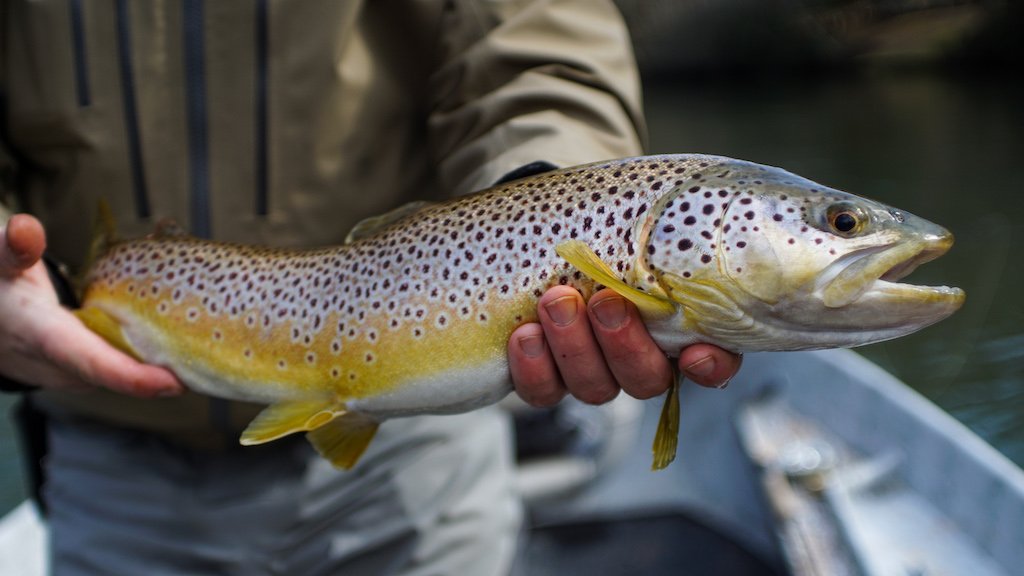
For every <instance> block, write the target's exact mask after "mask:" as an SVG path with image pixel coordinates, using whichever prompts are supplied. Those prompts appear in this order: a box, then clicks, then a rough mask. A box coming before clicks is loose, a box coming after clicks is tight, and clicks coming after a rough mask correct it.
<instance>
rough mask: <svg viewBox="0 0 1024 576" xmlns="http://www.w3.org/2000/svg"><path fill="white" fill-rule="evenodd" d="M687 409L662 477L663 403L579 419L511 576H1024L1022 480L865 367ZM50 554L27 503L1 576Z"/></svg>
mask: <svg viewBox="0 0 1024 576" xmlns="http://www.w3.org/2000/svg"><path fill="white" fill-rule="evenodd" d="M681 402H682V422H681V429H680V442H679V450H678V455H677V459H676V461H675V462H673V463H672V464H671V465H670V466H669V467H668V468H667V469H665V470H662V471H657V472H655V471H651V469H650V468H651V450H650V443H651V440H652V438H653V437H654V430H655V427H656V424H657V420H658V416H659V413H660V403H659V402H658V401H657V400H652V401H646V402H641V401H637V400H633V399H631V398H626V397H623V398H620V399H619V400H616V401H615V402H612V403H610V404H609V405H606V406H604V407H599V408H594V407H586V406H582V405H575V407H573V408H570V409H569V410H568V413H569V416H568V417H569V418H570V419H571V418H572V414H573V412H574V411H575V412H576V413H578V414H579V415H582V417H581V419H580V421H581V422H583V423H585V424H586V423H587V422H589V424H586V425H584V426H583V427H582V428H580V429H577V431H576V432H574V433H573V434H574V435H575V436H576V437H575V438H574V439H573V441H572V442H569V443H567V446H568V449H567V450H566V451H565V452H563V453H559V454H553V455H552V454H549V455H540V456H537V455H535V456H532V457H530V458H529V459H526V460H524V461H523V462H522V464H521V466H520V473H519V478H518V480H519V486H520V489H521V492H522V493H523V495H524V500H525V502H526V504H527V510H528V519H529V533H528V538H527V539H526V541H525V542H524V544H523V546H522V552H521V554H520V555H519V558H518V560H517V565H516V567H515V574H517V575H530V576H546V575H555V574H558V575H561V574H569V573H573V574H591V575H597V576H618V575H629V576H635V575H638V574H643V575H647V574H655V575H658V574H680V573H684V574H697V575H704V574H729V575H735V576H742V575H746V574H751V575H753V574H759V575H760V574H793V575H799V576H802V575H819V574H820V575H825V574H828V575H830V576H831V575H842V574H863V575H872V576H873V575H889V574H892V575H897V574H898V575H906V574H918V575H933V574H934V575H939V574H941V575H950V574H964V575H971V576H977V575H981V576H985V575H1014V574H1024V471H1022V470H1021V469H1020V468H1019V467H1018V466H1016V465H1015V464H1014V463H1012V462H1010V461H1009V460H1008V459H1007V458H1006V457H1004V456H1003V455H1001V454H1000V453H999V452H997V451H996V450H995V449H994V448H992V447H991V446H990V445H988V444H987V443H985V442H984V441H983V440H981V439H980V438H978V437H977V436H976V435H975V434H973V433H972V432H971V431H969V430H968V429H967V428H966V427H964V426H963V425H962V424H960V423H959V422H957V421H956V420H954V419H953V418H952V417H950V416H949V415H948V414H946V413H945V412H943V411H942V410H940V409H939V408H938V407H936V406H935V405H933V404H932V403H930V402H929V401H927V400H926V399H924V398H923V397H921V396H920V395H918V394H917V393H916V392H914V391H913V390H912V389H911V388H909V387H908V386H907V385H905V384H904V383H902V382H900V381H899V380H897V379H896V378H895V377H893V376H892V375H890V374H889V373H887V372H885V371H884V370H882V369H881V368H879V367H877V366H876V365H874V364H872V363H871V362H869V361H868V360H866V359H864V358H863V357H861V356H860V355H858V354H856V353H854V352H851V351H848V350H829V351H820V352H795V353H760V354H749V355H747V357H746V358H745V360H744V368H743V370H741V372H740V374H739V375H738V376H737V377H736V378H735V379H734V380H733V382H732V383H731V384H730V385H729V387H728V389H726V390H707V389H702V388H700V387H698V386H692V385H691V386H683V392H682V395H681ZM595 414H596V416H595ZM529 418H530V417H529V416H528V417H527V419H529ZM560 418H563V419H564V418H566V416H565V413H563V414H562V415H561V416H560ZM587 426H589V427H590V429H589V430H588V429H587ZM45 542H46V531H45V524H44V523H43V522H41V521H40V520H39V517H38V515H37V514H36V513H35V510H34V508H33V507H32V505H31V504H28V503H26V504H23V505H22V506H20V507H18V508H16V509H15V510H14V511H13V512H11V513H10V514H8V515H7V516H6V517H5V518H4V519H3V520H2V521H0V576H7V575H11V576H14V575H17V576H34V575H36V574H39V575H42V574H45V573H46V561H45V548H46V544H45Z"/></svg>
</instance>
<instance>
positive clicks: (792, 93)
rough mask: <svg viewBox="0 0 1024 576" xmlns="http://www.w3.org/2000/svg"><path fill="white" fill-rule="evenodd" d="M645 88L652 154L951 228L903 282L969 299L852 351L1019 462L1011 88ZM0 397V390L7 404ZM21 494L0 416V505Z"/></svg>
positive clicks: (1018, 112) (932, 84) (943, 83)
mask: <svg viewBox="0 0 1024 576" xmlns="http://www.w3.org/2000/svg"><path fill="white" fill-rule="evenodd" d="M645 88H646V101H647V110H648V120H649V123H650V135H651V138H650V150H651V152H655V153H658V152H703V153H713V154H723V155H728V156H734V157H738V158H743V159H747V160H753V161H757V162H761V163H764V164H772V165H776V166H782V167H784V168H786V169H788V170H790V171H792V172H796V173H797V174H800V175H802V176H806V177H808V178H811V179H813V180H817V181H819V182H821V183H823V184H827V185H830V186H832V187H835V188H839V189H843V190H847V191H849V192H853V193H856V194H860V195H863V196H868V197H871V198H874V199H877V200H881V201H883V202H885V203H887V204H891V205H894V206H897V207H899V208H902V209H905V210H907V211H910V212H913V213H916V214H918V215H920V216H923V217H925V218H928V219H929V220H932V221H934V222H937V223H940V224H942V225H943V226H945V227H947V228H949V229H950V230H952V231H953V233H954V234H955V235H956V238H957V242H956V245H955V246H954V247H953V249H952V251H951V252H950V253H949V254H947V255H946V256H944V257H942V258H941V259H939V260H937V261H935V262H932V263H929V264H927V265H925V266H923V267H922V268H920V269H919V270H918V271H916V272H915V273H914V274H913V276H912V277H911V280H912V281H915V282H917V283H922V284H946V285H953V286H960V287H962V288H964V289H965V290H966V291H967V296H968V297H967V303H966V305H965V306H964V308H963V309H962V310H961V311H960V312H958V313H957V314H956V315H954V316H953V317H952V318H950V319H948V320H946V321H944V322H942V323H940V324H938V325H936V326H933V327H930V328H928V329H926V330H924V331H922V332H919V333H917V334H915V335H912V336H909V337H907V338H903V339H900V340H896V341H893V342H888V343H882V344H875V345H872V346H868V347H865V348H861V349H860V352H861V353H863V354H864V355H865V356H867V357H868V358H870V359H872V360H874V361H875V362H877V363H879V364H880V365H882V366H883V367H885V368H886V369H888V370H889V371H891V372H892V373H894V374H895V375H896V376H898V377H899V378H901V379H902V380H904V381H905V382H907V383H908V384H909V385H910V386H912V387H913V388H915V389H916V390H918V391H919V392H921V393H922V394H923V395H925V396H926V397H928V398H930V399H931V400H932V401H934V402H935V403H937V404H938V405H939V406H941V407H942V408H944V409H945V410H947V411H949V412H950V413H951V414H953V416H955V417H956V418H957V419H958V420H960V421H961V422H963V423H964V424H966V425H967V426H968V427H970V428H971V429H972V430H974V431H975V432H977V433H978V434H979V435H981V436H982V437H983V438H985V439H986V440H988V441H989V442H990V443H992V444H993V445H994V446H995V447H996V448H998V449H999V450H1000V451H1002V452H1003V453H1004V454H1006V455H1007V456H1009V457H1010V458H1011V459H1012V460H1014V461H1015V462H1016V463H1017V464H1019V465H1024V298H1022V297H1024V291H1022V290H1021V285H1022V282H1024V273H1022V270H1021V264H1022V263H1024V184H1022V180H1021V176H1020V175H1018V174H1017V173H1016V171H1015V169H1016V168H1017V167H1022V166H1024V105H1022V102H1024V90H1022V89H1021V88H1020V87H1013V86H1010V85H1008V84H1005V83H1001V82H999V81H996V80H992V79H985V80H982V79H978V78H958V79H957V78H942V77H936V76H930V75H923V74H902V75H901V74H894V73H891V74H887V75H884V76H871V77H864V76H859V77H855V78H844V79H836V78H829V79H825V80H812V79H802V80H791V79H785V80H783V79H779V80H776V81H774V82H770V81H769V82H765V81H759V82H747V81H744V80H743V79H742V78H735V79H733V80H732V81H730V82H729V83H713V84H709V83H694V82H689V81H687V79H686V78H683V77H681V78H677V79H673V80H671V81H664V80H659V81H658V82H649V83H648V85H647V86H646V87H645ZM10 400H11V399H10V397H2V396H0V409H3V411H4V412H5V413H6V411H7V410H6V409H7V407H8V406H9V404H10ZM23 497H24V492H23V488H22V481H21V473H20V470H19V465H18V459H17V453H16V450H15V446H14V443H13V440H12V437H11V433H10V428H9V423H8V419H6V418H0V513H2V512H4V511H6V510H8V509H9V508H11V507H13V506H14V505H15V504H16V503H17V502H18V501H20V500H21V499H22V498H23Z"/></svg>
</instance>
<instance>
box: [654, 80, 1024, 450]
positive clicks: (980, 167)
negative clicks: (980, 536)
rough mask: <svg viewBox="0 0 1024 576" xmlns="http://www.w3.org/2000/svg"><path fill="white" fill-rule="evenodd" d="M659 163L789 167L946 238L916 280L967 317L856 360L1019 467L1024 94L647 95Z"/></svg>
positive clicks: (814, 83)
mask: <svg viewBox="0 0 1024 576" xmlns="http://www.w3.org/2000/svg"><path fill="white" fill-rule="evenodd" d="M646 102H647V112H648V121H649V123H650V134H651V140H650V149H651V151H652V152H704V153H713V154H723V155H726V156H734V157H737V158H743V159H746V160H753V161H756V162H760V163H764V164H772V165H776V166H781V167H783V168H786V169H787V170H790V171H792V172H795V173H797V174H800V175H802V176H805V177H808V178H810V179H812V180H816V181H818V182H821V183H823V184H827V185H829V186H832V187H834V188H839V189H841V190H846V191H848V192H853V193H855V194H859V195H862V196H867V197H870V198H874V199H876V200H880V201H882V202H885V203H887V204H890V205H893V206H896V207H899V208H902V209H905V210H907V211H909V212H913V213H915V214H917V215H919V216H922V217H925V218H927V219H929V220H932V221H933V222H936V223H939V224H941V225H943V226H945V227H946V228H948V229H950V230H951V231H952V232H953V234H954V235H955V236H956V244H955V246H954V247H953V249H952V250H951V251H950V252H949V253H948V254H946V255H945V256H943V257H942V258H940V259H939V260H936V261H933V262H930V263H928V264H926V265H924V266H922V267H921V268H919V269H918V270H917V271H916V272H914V274H913V275H912V276H911V277H910V278H909V279H908V281H910V282H914V283H918V284H932V285H942V284H944V285H949V286H959V287H961V288H963V289H964V290H966V292H967V302H966V304H965V305H964V307H963V308H962V309H961V310H960V311H959V312H957V313H956V314H955V315H954V316H952V317H951V318H949V319H947V320H945V321H944V322H942V323H940V324H937V325H935V326H932V327H929V328H926V329H925V330H923V331H921V332H918V333H917V334H914V335H911V336H909V337H906V338H903V339H900V340H895V341H891V342H885V343H881V344H874V345H871V346H866V347H863V348H860V349H859V350H858V351H859V352H860V353H862V354H863V355H864V356H866V357H868V358H870V359H871V360H873V361H875V362H876V363H878V364H880V365H881V366H883V367H884V368H886V369H887V370H889V371H890V372H892V373H893V374H895V375H896V376H898V377H899V378H901V379H902V380H903V381H905V382H907V383H908V384H909V385H910V386H912V387H913V388H915V389H916V390H917V391H919V392H920V393H922V394H923V395H924V396H926V397H927V398H929V399H931V400H932V401H933V402H935V403H936V404H938V405H939V406H941V407H942V408H944V409H945V410H946V411H948V412H950V413H951V414H952V415H953V416H955V417H956V418H957V419H958V420H960V421H961V422H963V423H964V424H966V425H967V426H968V427H970V428H971V429H972V430H974V431H975V432H976V433H978V434H979V435H980V436H982V437H983V438H985V439H986V440H987V441H989V442H990V443H991V444H993V445H994V446H995V447H996V448H997V449H999V450H1000V451H1002V452H1003V453H1004V454H1006V455H1007V456H1008V457H1010V459H1012V460H1014V461H1015V462H1016V463H1017V464H1018V465H1024V290H1022V283H1024V272H1022V266H1021V265H1022V264H1024V181H1022V179H1021V175H1019V174H1017V172H1016V170H1017V169H1018V168H1022V167H1024V88H1022V87H1021V86H1019V85H1018V86H1012V85H1010V84H1008V83H1006V82H1001V81H999V80H995V79H991V78H988V79H980V78H974V77H971V78H952V77H942V76H936V75H928V74H923V73H902V74H900V73H896V72H890V73H887V74H884V75H883V74H877V75H873V76H864V75H862V76H857V77H847V78H842V79H837V78H829V79H825V80H814V79H802V80H790V79H786V80H776V81H774V82H773V81H760V82H744V81H742V79H734V80H732V81H730V82H728V83H711V84H709V83H690V82H687V81H686V80H685V79H684V78H679V79H673V80H671V81H667V82H666V81H659V82H657V83H654V82H649V83H648V85H647V86H646Z"/></svg>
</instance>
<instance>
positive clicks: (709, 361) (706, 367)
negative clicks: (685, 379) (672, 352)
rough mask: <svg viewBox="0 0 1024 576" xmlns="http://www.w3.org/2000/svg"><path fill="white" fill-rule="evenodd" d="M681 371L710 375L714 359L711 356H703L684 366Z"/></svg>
mask: <svg viewBox="0 0 1024 576" xmlns="http://www.w3.org/2000/svg"><path fill="white" fill-rule="evenodd" d="M683 371H684V372H686V373H688V374H692V375H694V376H701V377H705V376H711V374H712V373H713V372H714V371H715V359H714V358H713V357H711V356H705V357H704V358H701V359H700V360H697V361H696V362H694V363H693V364H690V365H689V366H687V367H686V368H684V369H683Z"/></svg>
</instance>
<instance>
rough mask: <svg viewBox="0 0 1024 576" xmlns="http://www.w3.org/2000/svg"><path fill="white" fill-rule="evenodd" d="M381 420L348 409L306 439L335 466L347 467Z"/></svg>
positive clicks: (351, 465)
mask: <svg viewBox="0 0 1024 576" xmlns="http://www.w3.org/2000/svg"><path fill="white" fill-rule="evenodd" d="M378 426H380V423H379V422H377V421H376V420H374V419H372V418H370V417H368V416H364V415H362V414H359V413H356V412H349V413H348V414H345V415H343V416H340V417H338V418H336V419H334V420H331V421H330V422H328V423H327V424H325V425H323V426H321V427H319V428H317V429H316V430H313V431H311V432H309V433H308V434H306V439H307V440H309V443H310V444H312V445H313V447H314V448H316V451H317V452H319V453H320V455H321V456H323V457H324V458H326V459H327V460H328V461H329V462H330V463H331V464H334V466H336V467H338V468H343V469H345V470H348V469H349V468H351V467H353V466H355V464H356V462H358V461H359V457H360V456H362V455H363V452H365V451H366V447H367V446H369V445H370V441H371V440H373V436H374V435H375V434H376V433H377V427H378Z"/></svg>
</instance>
